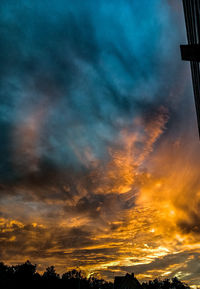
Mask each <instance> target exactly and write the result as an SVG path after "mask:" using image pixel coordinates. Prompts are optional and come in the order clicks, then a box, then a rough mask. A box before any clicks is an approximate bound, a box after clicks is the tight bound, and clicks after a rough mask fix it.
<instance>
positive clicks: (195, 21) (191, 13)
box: [180, 0, 200, 135]
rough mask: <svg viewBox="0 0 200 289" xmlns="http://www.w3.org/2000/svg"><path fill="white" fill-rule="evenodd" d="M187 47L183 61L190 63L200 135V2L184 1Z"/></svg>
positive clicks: (182, 50)
mask: <svg viewBox="0 0 200 289" xmlns="http://www.w3.org/2000/svg"><path fill="white" fill-rule="evenodd" d="M182 1H183V9H184V16H185V25H186V31H187V39H188V44H187V45H181V46H180V48H181V57H182V60H186V61H190V66H191V73H192V82H193V90H194V98H195V105H196V113H197V121H198V128H199V135H200V67H199V65H200V1H199V0H182Z"/></svg>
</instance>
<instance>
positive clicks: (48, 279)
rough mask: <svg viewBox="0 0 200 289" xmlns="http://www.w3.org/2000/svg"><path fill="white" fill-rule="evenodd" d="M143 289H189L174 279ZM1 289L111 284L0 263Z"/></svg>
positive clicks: (93, 288)
mask: <svg viewBox="0 0 200 289" xmlns="http://www.w3.org/2000/svg"><path fill="white" fill-rule="evenodd" d="M142 287H143V289H190V287H189V286H188V285H186V284H184V283H182V282H181V281H179V280H178V279H177V278H176V277H175V278H173V279H172V280H169V279H165V280H159V279H155V280H154V281H149V282H148V283H142ZM0 288H1V289H25V288H26V289H33V288H34V289H40V288H42V289H113V283H111V282H107V281H105V280H102V279H97V278H94V277H90V278H86V277H85V276H84V275H83V274H82V272H81V271H77V270H75V269H74V270H71V271H68V272H66V273H64V274H63V275H62V276H60V275H59V274H57V273H56V271H55V268H54V266H50V267H48V268H46V271H45V272H44V273H43V274H42V275H41V274H39V273H37V272H36V265H33V264H31V262H30V261H26V262H25V263H24V264H20V265H16V266H7V265H5V264H4V263H2V262H0Z"/></svg>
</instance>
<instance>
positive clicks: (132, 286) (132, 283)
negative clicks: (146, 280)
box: [114, 273, 142, 289]
mask: <svg viewBox="0 0 200 289" xmlns="http://www.w3.org/2000/svg"><path fill="white" fill-rule="evenodd" d="M114 289H142V286H141V285H140V283H139V281H138V280H137V279H136V278H135V277H134V274H133V273H132V274H131V275H130V274H126V275H125V276H123V277H122V276H116V277H115V280H114Z"/></svg>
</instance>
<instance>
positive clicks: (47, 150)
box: [0, 0, 175, 180]
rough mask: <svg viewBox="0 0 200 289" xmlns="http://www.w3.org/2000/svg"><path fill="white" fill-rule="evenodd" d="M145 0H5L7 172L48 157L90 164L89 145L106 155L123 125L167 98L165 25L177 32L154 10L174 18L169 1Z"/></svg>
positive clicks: (2, 95) (65, 163) (35, 166)
mask: <svg viewBox="0 0 200 289" xmlns="http://www.w3.org/2000/svg"><path fill="white" fill-rule="evenodd" d="M145 3H146V1H144V3H142V4H141V6H138V5H137V4H136V3H135V2H133V3H131V2H129V1H127V2H126V3H124V2H121V1H119V3H118V5H117V6H116V5H115V2H114V1H111V2H109V3H107V2H105V1H96V2H93V1H86V2H84V4H83V3H82V2H80V1H78V0H77V1H73V3H72V2H71V1H67V2H63V1H61V2H59V3H57V2H56V1H52V2H51V3H49V2H47V1H43V2H41V1H34V3H29V2H26V1H20V2H19V3H17V4H16V3H15V2H13V1H2V4H1V7H2V9H1V20H0V21H1V28H0V29H1V31H0V32H1V39H0V41H1V43H2V44H1V59H0V61H1V71H0V73H1V75H0V78H1V92H0V99H1V125H2V126H4V128H5V129H4V130H6V131H7V135H6V134H2V140H1V142H2V147H6V149H7V152H6V155H7V158H6V160H4V159H3V155H4V153H5V152H4V151H2V159H3V162H2V165H1V179H2V180H6V177H7V175H8V174H9V176H10V177H11V176H14V177H16V176H18V177H19V176H20V177H21V176H25V175H26V174H27V173H28V172H29V173H35V172H38V170H39V171H41V170H42V171H44V172H46V170H44V166H43V164H49V165H50V166H53V167H54V168H55V169H56V168H59V169H62V168H63V167H69V166H70V167H73V168H79V169H80V168H81V167H83V168H85V167H87V164H88V159H87V157H86V156H85V150H86V149H88V148H89V150H90V152H91V155H92V157H91V158H95V157H97V158H101V159H102V158H107V157H108V154H107V146H108V145H111V144H113V143H114V140H115V139H116V137H117V135H118V133H119V129H120V128H124V127H128V126H130V125H131V123H132V119H133V118H134V117H136V116H137V115H138V114H141V113H142V114H143V113H145V111H143V110H144V107H145V106H148V110H149V111H151V107H156V106H157V107H158V106H159V105H160V104H159V103H160V102H162V101H163V99H164V98H165V97H166V94H167V93H168V92H167V91H166V92H165V93H163V91H162V93H161V86H162V85H161V78H162V75H164V74H165V70H164V69H163V66H164V64H165V63H166V62H167V61H169V59H170V57H167V54H168V52H169V51H170V49H171V48H170V44H169V43H168V44H166V43H165V45H164V40H163V39H162V33H163V30H165V31H168V32H167V33H169V34H170V36H171V39H172V41H173V37H174V35H175V34H173V33H172V32H169V30H167V27H168V24H167V21H163V19H162V18H161V17H160V16H159V14H158V13H157V11H158V10H159V9H161V10H162V12H163V13H164V14H165V17H166V19H168V17H169V14H168V12H169V11H168V7H167V6H165V5H164V6H163V7H162V6H159V5H158V4H156V1H155V2H154V3H153V4H152V6H151V8H148V9H143V7H146V5H145ZM122 12H123V13H122ZM135 12H137V13H135ZM133 16H134V17H133ZM146 18H148V19H149V20H148V22H146V21H141V19H146ZM138 25H139V26H140V29H139V30H138ZM158 52H159V53H158ZM164 56H165V57H164ZM172 74H173V69H172ZM168 75H170V74H169V73H168ZM165 76H166V75H165ZM168 78H170V76H169V77H168ZM161 94H162V95H161ZM141 104H142V105H141ZM153 110H154V109H153ZM2 131H3V130H2ZM11 143H12V145H11ZM4 150H5V149H4ZM14 172H15V173H14Z"/></svg>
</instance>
